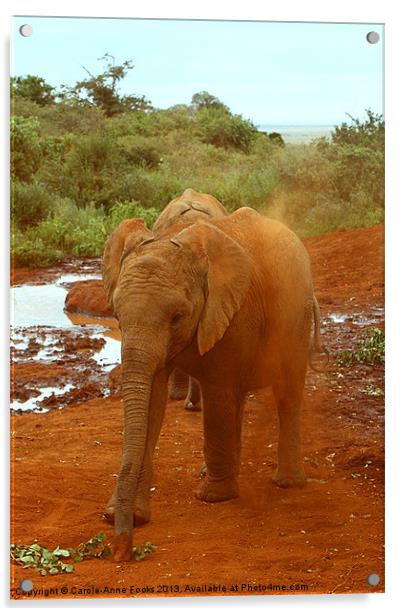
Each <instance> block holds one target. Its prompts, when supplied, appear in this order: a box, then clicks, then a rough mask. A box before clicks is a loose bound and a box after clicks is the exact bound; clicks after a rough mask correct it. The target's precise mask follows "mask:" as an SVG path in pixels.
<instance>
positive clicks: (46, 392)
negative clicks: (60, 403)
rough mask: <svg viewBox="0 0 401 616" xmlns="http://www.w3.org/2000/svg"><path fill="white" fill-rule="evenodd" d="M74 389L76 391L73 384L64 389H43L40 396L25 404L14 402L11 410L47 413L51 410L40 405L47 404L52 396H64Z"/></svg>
mask: <svg viewBox="0 0 401 616" xmlns="http://www.w3.org/2000/svg"><path fill="white" fill-rule="evenodd" d="M72 389H74V386H73V385H71V384H68V385H65V386H64V387H42V388H41V389H40V394H39V395H38V396H36V397H31V398H29V400H26V401H25V402H20V401H19V400H13V401H12V402H11V405H10V408H11V410H12V411H34V412H35V413H47V411H49V410H50V408H48V407H46V406H43V405H42V404H39V403H42V402H46V400H47V399H49V398H51V397H52V396H62V395H63V394H66V393H67V392H69V391H71V390H72Z"/></svg>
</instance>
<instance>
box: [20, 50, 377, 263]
mask: <svg viewBox="0 0 401 616" xmlns="http://www.w3.org/2000/svg"><path fill="white" fill-rule="evenodd" d="M103 59H104V60H105V62H106V67H105V70H104V71H103V72H102V73H101V74H100V75H97V76H93V75H88V79H86V80H84V81H82V82H80V83H79V84H76V87H75V91H74V92H73V90H74V88H71V89H70V90H69V91H67V90H66V91H65V94H64V98H63V100H60V95H59V94H57V96H56V99H55V100H56V101H57V102H51V101H49V102H47V103H46V104H42V102H41V101H40V100H36V99H35V96H32V97H29V96H25V95H24V94H23V92H21V88H22V86H23V85H24V84H25V86H28V83H27V82H24V81H23V80H24V79H25V78H20V79H19V81H18V79H17V80H16V81H15V86H14V90H13V112H14V117H13V118H12V125H11V139H12V153H11V166H12V207H11V215H12V222H13V238H12V246H13V251H14V264H15V265H40V266H45V265H49V264H53V263H56V262H57V261H59V260H60V259H62V258H63V256H67V255H68V256H74V255H75V256H80V257H84V256H98V255H100V254H101V253H102V251H103V245H104V241H105V238H106V237H107V235H108V234H109V233H110V232H111V231H112V230H113V228H115V227H116V226H117V225H118V224H119V222H120V221H121V220H123V219H125V218H131V217H134V218H143V219H144V220H145V222H146V224H147V225H148V227H151V226H152V225H153V222H154V220H155V219H156V217H157V215H158V214H159V213H160V211H161V210H162V209H163V208H164V207H165V205H166V204H167V203H168V202H169V201H170V200H171V199H173V198H174V197H176V196H177V195H179V194H181V193H182V192H183V190H185V189H186V188H188V187H193V188H195V189H196V190H199V191H201V192H207V193H210V194H213V195H214V196H216V197H217V198H218V199H219V200H220V201H221V202H222V203H223V204H224V205H225V207H226V208H227V209H228V210H229V211H234V210H236V209H237V208H239V207H243V206H249V207H253V208H255V209H257V210H259V211H260V212H262V213H264V214H267V215H268V216H271V217H276V218H279V219H281V220H283V221H284V222H285V223H286V224H288V225H289V226H290V227H291V228H293V229H294V230H295V231H296V232H297V233H299V234H300V235H316V234H320V233H322V232H325V231H332V230H335V229H338V228H350V227H357V226H364V225H371V224H376V223H379V222H381V221H382V220H383V217H384V122H383V120H382V118H381V116H376V115H374V114H373V113H372V112H371V111H369V110H368V111H367V118H366V119H364V120H361V121H360V120H356V119H354V118H351V123H349V124H345V123H344V124H342V125H341V126H340V127H337V128H336V129H335V130H334V131H333V134H332V138H331V139H319V140H316V141H315V142H312V143H311V144H308V145H298V146H293V145H285V144H284V142H283V140H282V138H281V136H280V135H279V134H278V133H277V134H275V133H271V134H270V135H266V134H265V133H262V132H259V131H258V130H257V129H256V127H255V126H254V125H253V124H252V123H251V122H249V121H247V120H245V119H244V118H242V117H241V116H240V115H234V114H232V113H231V111H230V110H229V109H228V107H227V106H226V105H224V103H222V102H221V101H219V99H218V98H216V97H215V96H213V95H211V94H209V93H208V92H198V93H196V94H195V95H194V96H193V98H192V103H191V105H174V106H173V107H170V108H169V109H151V108H150V109H148V108H144V107H143V106H141V105H140V104H139V107H138V106H135V104H134V105H133V106H132V105H131V103H128V102H127V99H126V98H124V97H121V96H120V94H119V91H118V86H119V83H120V82H121V79H123V78H124V77H125V76H126V74H127V72H128V71H130V70H131V69H132V68H133V65H132V63H131V62H130V61H125V62H124V63H123V64H121V65H116V64H115V62H114V59H113V58H112V56H109V55H107V54H106V56H105V57H104V58H103ZM38 79H40V78H38ZM35 83H36V82H35ZM17 84H19V85H18V87H17ZM31 85H32V83H31ZM36 85H38V86H41V85H46V84H41V82H37V83H36ZM49 87H50V86H49ZM102 88H103V89H102ZM145 107H146V106H145ZM117 109H118V112H117ZM132 109H134V110H132Z"/></svg>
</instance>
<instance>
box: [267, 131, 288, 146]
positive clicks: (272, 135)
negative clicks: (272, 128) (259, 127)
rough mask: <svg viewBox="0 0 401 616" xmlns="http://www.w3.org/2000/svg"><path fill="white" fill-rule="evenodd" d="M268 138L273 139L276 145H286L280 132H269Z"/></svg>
mask: <svg viewBox="0 0 401 616" xmlns="http://www.w3.org/2000/svg"><path fill="white" fill-rule="evenodd" d="M267 138H268V139H270V141H272V142H273V143H274V144H275V145H279V146H280V147H281V148H283V147H284V146H285V142H284V139H283V137H282V135H281V134H280V133H276V132H272V133H268V134H267Z"/></svg>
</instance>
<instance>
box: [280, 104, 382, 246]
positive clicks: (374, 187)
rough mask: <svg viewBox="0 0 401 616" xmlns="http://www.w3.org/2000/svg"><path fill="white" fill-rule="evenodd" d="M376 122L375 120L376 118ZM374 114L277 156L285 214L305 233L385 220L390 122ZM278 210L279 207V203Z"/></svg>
mask: <svg viewBox="0 0 401 616" xmlns="http://www.w3.org/2000/svg"><path fill="white" fill-rule="evenodd" d="M372 118H373V119H372ZM379 118H380V116H377V117H376V116H372V114H371V113H370V112H368V119H367V120H366V121H365V122H359V121H356V120H353V123H354V124H352V125H351V126H347V125H346V124H343V125H342V126H341V128H339V129H338V130H337V129H336V131H334V133H333V139H334V140H333V141H329V140H328V139H319V140H316V141H315V142H313V143H312V144H310V145H308V146H306V147H305V146H303V147H302V146H301V147H293V148H283V149H281V151H280V152H279V153H278V155H277V157H276V158H275V161H274V164H275V165H276V167H277V171H278V177H279V180H278V182H279V186H280V190H279V194H278V195H277V194H276V195H275V197H276V199H278V200H279V201H281V209H280V215H281V217H282V218H283V219H284V220H285V221H286V222H287V223H288V224H289V225H290V226H292V227H293V228H294V229H295V230H296V231H297V232H298V233H300V234H301V235H314V234H319V233H323V232H326V231H334V230H335V229H338V228H351V227H358V226H368V225H372V224H376V223H379V222H382V221H383V219H384V124H383V122H382V121H381V120H379ZM273 210H274V204H273Z"/></svg>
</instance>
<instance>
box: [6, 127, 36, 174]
mask: <svg viewBox="0 0 401 616" xmlns="http://www.w3.org/2000/svg"><path fill="white" fill-rule="evenodd" d="M39 128H40V124H39V120H38V119H37V118H23V117H12V118H11V128H10V138H11V177H12V178H13V179H14V180H15V179H17V180H20V181H21V182H30V181H31V180H32V178H33V176H34V175H35V173H36V172H37V170H38V169H39V167H40V163H41V158H42V151H41V148H40V144H39Z"/></svg>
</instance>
